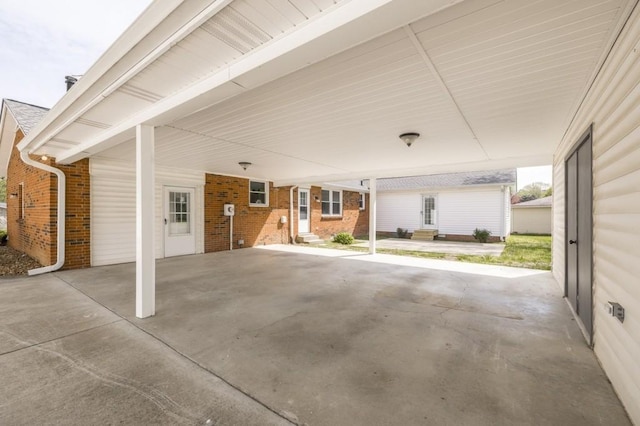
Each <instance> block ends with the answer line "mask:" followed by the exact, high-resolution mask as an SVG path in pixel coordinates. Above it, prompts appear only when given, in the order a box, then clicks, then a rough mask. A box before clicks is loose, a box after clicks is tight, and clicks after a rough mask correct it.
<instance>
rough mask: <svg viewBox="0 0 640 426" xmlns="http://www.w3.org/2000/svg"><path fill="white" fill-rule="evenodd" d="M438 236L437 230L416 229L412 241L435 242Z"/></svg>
mask: <svg viewBox="0 0 640 426" xmlns="http://www.w3.org/2000/svg"><path fill="white" fill-rule="evenodd" d="M436 236H438V230H437V229H416V230H415V231H413V235H411V239H412V240H419V241H433V239H434V238H435V237H436Z"/></svg>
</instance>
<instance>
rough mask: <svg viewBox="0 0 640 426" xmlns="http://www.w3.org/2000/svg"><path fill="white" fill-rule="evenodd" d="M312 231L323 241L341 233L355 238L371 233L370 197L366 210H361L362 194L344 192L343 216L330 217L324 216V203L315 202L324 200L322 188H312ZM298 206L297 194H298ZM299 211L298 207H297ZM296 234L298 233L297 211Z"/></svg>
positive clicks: (367, 199) (310, 204)
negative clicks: (346, 233)
mask: <svg viewBox="0 0 640 426" xmlns="http://www.w3.org/2000/svg"><path fill="white" fill-rule="evenodd" d="M309 195H310V200H309V206H310V212H311V213H310V218H311V223H310V231H311V232H312V233H313V234H316V235H317V236H319V237H320V238H322V239H325V240H327V239H330V238H331V236H333V235H335V234H338V233H340V232H348V233H349V234H351V235H354V236H362V235H367V233H368V232H369V210H368V203H369V197H368V196H367V198H366V201H367V203H366V206H365V209H364V210H360V193H359V192H352V191H342V216H340V217H329V216H322V203H321V202H318V201H315V200H316V199H317V200H322V188H320V187H318V186H312V187H311V191H310V194H309ZM296 204H297V194H296ZM296 209H297V205H296ZM295 214H296V232H297V210H296V211H295Z"/></svg>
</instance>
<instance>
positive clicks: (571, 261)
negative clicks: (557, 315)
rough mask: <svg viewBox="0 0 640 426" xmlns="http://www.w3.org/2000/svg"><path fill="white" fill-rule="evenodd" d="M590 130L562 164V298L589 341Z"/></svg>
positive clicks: (590, 255) (590, 295) (590, 280)
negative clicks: (563, 291) (564, 235)
mask: <svg viewBox="0 0 640 426" xmlns="http://www.w3.org/2000/svg"><path fill="white" fill-rule="evenodd" d="M591 146H592V143H591V129H589V131H587V133H585V135H583V137H582V138H580V140H579V141H578V144H577V145H576V148H575V150H574V151H572V152H571V154H570V155H569V156H568V157H567V160H566V163H565V170H566V176H565V178H566V179H565V185H566V212H565V213H566V268H567V269H566V283H565V297H566V298H567V301H568V302H569V304H570V305H571V307H572V308H573V311H574V313H575V315H576V316H577V319H578V321H579V322H580V325H581V326H582V329H583V332H584V334H585V337H586V338H587V341H588V342H589V344H591V340H592V335H593V284H592V269H593V267H592V251H593V247H592V242H593V235H592V229H593V225H592V224H593V212H592V198H593V192H592V191H593V183H592V164H591V161H592V151H591Z"/></svg>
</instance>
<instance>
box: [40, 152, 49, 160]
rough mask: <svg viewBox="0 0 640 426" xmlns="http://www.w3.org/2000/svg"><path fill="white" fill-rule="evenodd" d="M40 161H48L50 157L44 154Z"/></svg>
mask: <svg viewBox="0 0 640 426" xmlns="http://www.w3.org/2000/svg"><path fill="white" fill-rule="evenodd" d="M40 159H41V160H42V161H47V160H48V159H49V156H48V155H47V154H42V157H40Z"/></svg>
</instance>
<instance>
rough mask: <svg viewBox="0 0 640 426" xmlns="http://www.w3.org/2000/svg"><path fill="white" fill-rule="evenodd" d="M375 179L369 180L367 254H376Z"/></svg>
mask: <svg viewBox="0 0 640 426" xmlns="http://www.w3.org/2000/svg"><path fill="white" fill-rule="evenodd" d="M376 192H377V191H376V178H371V179H369V254H376V209H377V206H376V196H377V195H376Z"/></svg>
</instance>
